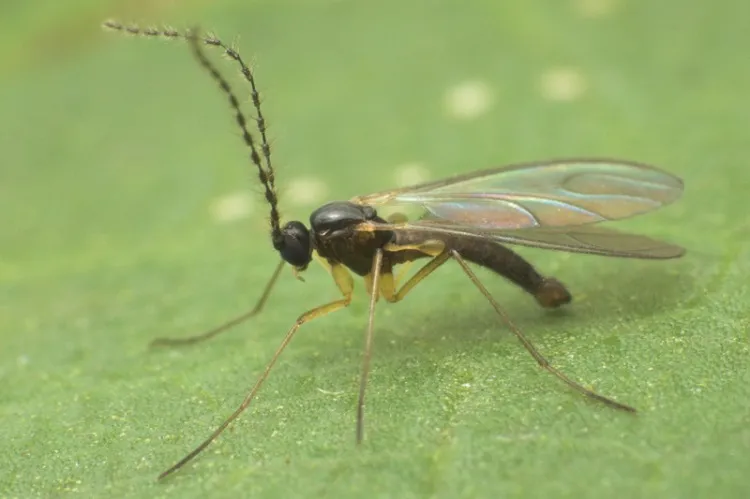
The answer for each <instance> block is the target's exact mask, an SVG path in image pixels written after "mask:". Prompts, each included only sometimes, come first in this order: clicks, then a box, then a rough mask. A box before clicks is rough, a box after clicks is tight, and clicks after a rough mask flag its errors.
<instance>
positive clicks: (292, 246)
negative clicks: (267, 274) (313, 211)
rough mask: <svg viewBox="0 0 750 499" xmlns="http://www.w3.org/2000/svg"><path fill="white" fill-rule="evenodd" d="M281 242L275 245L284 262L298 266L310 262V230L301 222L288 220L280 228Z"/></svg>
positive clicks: (301, 266)
mask: <svg viewBox="0 0 750 499" xmlns="http://www.w3.org/2000/svg"><path fill="white" fill-rule="evenodd" d="M281 236H282V241H281V244H278V245H275V246H276V249H277V250H278V251H279V253H280V254H281V258H283V259H284V261H285V262H287V263H289V264H290V265H293V266H295V267H298V268H304V267H307V264H309V263H310V260H311V253H312V247H311V245H310V231H308V230H307V227H305V226H304V225H303V224H302V223H301V222H289V223H288V224H286V225H285V226H284V227H283V228H282V229H281Z"/></svg>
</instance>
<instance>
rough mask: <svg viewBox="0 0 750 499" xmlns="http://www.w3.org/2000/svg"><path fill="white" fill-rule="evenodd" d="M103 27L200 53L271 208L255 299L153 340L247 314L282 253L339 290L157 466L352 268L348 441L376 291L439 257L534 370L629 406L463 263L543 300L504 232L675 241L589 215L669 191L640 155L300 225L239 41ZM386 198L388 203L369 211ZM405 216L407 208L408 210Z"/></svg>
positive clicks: (636, 246)
mask: <svg viewBox="0 0 750 499" xmlns="http://www.w3.org/2000/svg"><path fill="white" fill-rule="evenodd" d="M104 26H105V27H106V28H109V29H112V30H116V31H121V32H125V33H130V34H134V35H144V36H148V37H160V38H168V39H185V40H187V42H188V44H189V46H190V48H191V50H192V53H193V55H194V56H195V58H196V59H197V61H198V62H199V63H200V65H201V66H202V67H203V68H204V69H205V70H206V71H207V72H208V73H209V74H210V76H211V77H212V78H213V79H214V80H215V82H216V83H218V85H219V87H220V88H221V90H222V91H223V93H224V95H225V96H226V97H227V99H228V101H229V104H230V106H231V109H232V111H233V112H234V116H235V120H236V122H237V125H238V126H239V128H240V131H241V133H242V138H243V141H244V143H245V145H246V146H247V147H248V149H249V151H250V160H251V162H252V164H253V165H254V167H255V168H256V169H257V173H258V177H259V180H260V182H261V184H262V186H263V188H264V191H265V199H266V201H267V202H268V205H269V208H270V235H271V243H272V244H273V247H274V249H275V250H276V251H278V253H279V255H280V257H281V260H280V261H279V263H278V265H277V266H276V268H275V270H274V272H273V274H272V276H271V278H270V280H269V281H268V283H267V284H266V287H265V289H264V291H263V293H262V295H261V297H260V299H259V301H258V303H257V304H256V306H255V307H254V308H253V309H252V310H251V311H249V312H247V313H245V314H243V315H240V316H239V317H236V318H234V319H232V320H230V321H228V322H227V323H225V324H223V325H221V326H219V327H217V328H215V329H213V330H210V331H208V332H206V333H204V334H201V335H199V336H194V337H189V338H182V339H164V338H162V339H157V340H155V341H154V344H156V345H183V344H189V343H196V342H199V341H203V340H206V339H209V338H212V337H214V336H216V335H218V334H220V333H222V332H224V331H226V330H228V329H229V328H231V327H232V326H235V325H237V324H239V323H241V322H243V321H245V320H247V319H249V318H251V317H253V316H255V315H256V314H258V313H259V312H260V311H261V310H262V309H263V306H264V305H265V303H266V300H267V299H268V297H269V295H270V294H271V291H272V289H273V287H274V285H275V283H276V281H277V279H278V277H279V275H280V273H281V270H282V269H283V268H284V267H285V266H286V265H290V266H291V267H292V269H293V270H294V272H295V275H297V277H298V278H299V274H300V273H301V272H303V271H305V270H306V269H307V268H308V266H309V264H310V263H311V261H312V260H313V259H316V260H317V261H319V262H320V263H321V264H322V265H323V266H324V267H326V268H327V270H328V271H329V272H330V274H331V276H332V278H333V281H334V283H335V284H336V286H337V288H338V290H339V291H340V293H341V298H339V299H337V300H335V301H332V302H330V303H326V304H323V305H320V306H318V307H315V308H313V309H311V310H308V311H307V312H305V313H303V314H302V315H300V316H299V317H298V318H297V320H296V321H295V323H294V325H292V327H291V328H290V329H289V331H288V332H287V334H286V336H285V337H284V339H283V341H282V342H281V344H280V345H279V347H278V349H277V350H276V352H275V353H274V355H273V357H272V358H271V360H270V362H269V363H268V365H267V366H266V368H265V370H264V371H263V373H262V374H261V375H260V377H259V378H258V380H257V381H256V383H255V385H254V386H253V387H252V389H250V390H249V392H248V393H247V395H246V396H245V398H244V400H243V401H242V403H241V404H240V405H239V406H238V407H237V408H236V409H235V411H234V412H233V413H232V414H231V415H230V416H229V417H228V418H227V419H226V420H225V421H224V422H223V423H222V424H221V425H220V426H219V427H218V428H217V429H216V430H215V431H214V432H213V433H212V434H211V435H210V436H209V437H208V438H207V439H206V440H205V441H203V443H201V444H200V445H199V446H198V447H196V448H195V449H194V450H193V451H192V452H190V453H189V454H187V455H186V456H185V457H184V458H182V459H181V460H180V461H178V462H177V463H176V464H174V465H173V466H172V467H170V468H169V469H167V470H166V471H164V472H163V473H162V474H161V475H159V478H160V479H161V478H164V477H166V476H168V475H170V474H171V473H173V472H175V471H177V470H178V469H180V468H181V467H182V466H184V465H185V464H186V463H188V462H189V461H191V460H192V459H193V458H195V457H196V456H197V455H198V454H199V453H200V452H201V451H203V450H204V449H205V448H206V447H207V446H208V445H209V444H211V442H213V441H214V440H215V439H216V438H217V437H218V436H219V435H220V434H221V433H222V432H223V431H224V430H225V429H226V428H227V427H228V426H229V425H230V424H231V423H232V421H234V420H235V419H236V418H237V417H238V416H239V415H240V414H241V413H242V412H243V411H244V410H245V409H247V407H248V406H249V405H250V403H251V402H252V400H253V398H254V397H255V395H256V393H257V392H258V390H259V389H260V387H261V385H262V384H263V383H264V381H265V380H266V378H267V377H268V375H269V373H270V371H271V369H272V368H273V366H274V364H275V363H276V361H277V359H278V358H279V355H280V354H281V352H282V351H283V350H284V349H285V348H286V346H287V345H288V344H289V342H290V341H291V340H292V337H293V336H294V335H295V333H296V332H297V330H298V329H299V328H300V327H301V326H302V325H303V324H306V323H308V322H310V321H312V320H314V319H318V318H320V317H323V316H326V315H328V314H330V313H332V312H335V311H337V310H340V309H343V308H346V307H347V306H348V305H349V304H350V302H351V299H352V296H353V293H354V279H353V276H352V274H355V275H356V276H358V277H362V278H363V279H364V282H365V287H366V289H367V292H368V293H369V315H368V321H367V327H366V329H365V346H364V355H363V362H362V371H361V376H360V384H359V397H358V402H357V418H356V441H357V443H359V442H361V441H362V438H363V430H364V407H365V387H366V386H367V378H368V374H369V371H370V360H371V356H372V345H373V335H374V320H373V319H374V311H375V306H376V303H377V302H378V300H379V298H381V297H382V298H383V299H384V300H385V301H387V302H391V303H395V302H399V301H401V300H403V299H404V298H405V297H406V296H407V295H408V294H409V292H410V291H411V290H413V289H414V288H415V287H416V286H417V285H418V284H419V283H421V282H422V281H423V280H424V279H426V278H427V277H428V276H430V275H431V274H432V273H433V272H434V271H435V270H437V269H438V268H439V267H441V266H442V265H443V264H445V263H446V262H449V261H450V262H453V263H455V264H457V265H458V266H459V267H460V268H461V269H462V270H463V272H464V273H465V274H466V276H467V277H468V278H469V280H470V281H471V282H472V284H473V285H474V286H475V287H476V288H477V289H478V290H479V291H480V292H481V293H482V295H483V296H484V297H485V298H486V299H487V301H488V302H489V303H490V304H491V305H492V307H493V308H494V310H495V311H496V312H497V314H499V315H500V317H501V318H502V319H503V321H504V322H505V324H506V325H507V326H508V328H509V329H510V331H511V332H512V333H513V334H514V335H515V336H516V338H518V340H519V341H520V342H521V343H522V344H523V346H524V348H526V350H528V352H529V353H530V354H531V356H532V357H533V358H534V359H535V360H536V361H537V363H538V364H539V365H540V366H541V367H542V368H544V369H545V370H547V371H549V372H550V373H552V374H553V375H554V376H556V377H557V378H558V379H560V380H562V381H563V382H564V383H565V384H567V385H568V386H569V387H570V388H572V389H573V390H576V391H577V392H579V393H581V394H583V395H585V396H587V397H589V398H591V399H594V400H597V401H599V402H602V403H604V404H606V405H608V406H610V407H613V408H615V409H620V410H623V411H627V412H635V409H634V408H633V407H631V406H629V405H626V404H623V403H620V402H617V401H615V400H613V399H611V398H609V397H605V396H603V395H600V394H598V393H596V392H594V391H592V390H590V389H588V388H586V387H584V386H583V385H581V384H579V383H578V382H576V381H574V380H572V379H571V378H569V377H567V376H566V375H565V374H563V373H562V372H561V371H559V370H558V369H557V368H555V367H554V366H552V365H551V364H550V363H549V362H548V361H547V359H546V358H545V357H544V356H542V354H541V353H540V352H539V351H538V350H537V349H536V347H534V345H533V344H532V343H531V342H530V341H529V340H528V339H527V338H526V336H525V335H524V334H523V333H522V332H521V331H520V330H519V329H518V328H517V327H516V326H515V325H514V324H513V322H512V321H511V320H510V318H509V317H508V315H507V314H506V312H505V311H504V310H503V309H502V308H501V307H500V305H499V304H498V302H497V301H496V300H495V298H493V296H492V295H491V294H490V292H489V291H488V290H487V288H486V287H485V286H484V284H482V282H481V281H480V280H479V278H478V277H477V275H476V274H475V272H474V270H472V268H471V267H470V265H469V263H472V264H476V265H478V266H480V267H484V268H487V269H490V270H492V271H494V272H495V273H497V274H499V275H501V276H502V277H504V278H506V279H508V280H509V281H511V282H512V283H514V284H516V285H517V286H518V287H520V288H521V289H523V290H524V291H526V292H527V293H528V294H530V295H531V296H532V297H533V298H534V299H536V301H537V302H538V303H539V304H540V305H541V306H542V307H545V308H556V307H559V306H561V305H564V304H566V303H568V302H570V300H571V295H570V293H569V292H568V290H567V289H566V288H565V286H564V285H563V284H562V283H561V282H560V281H558V280H556V279H554V278H552V277H545V276H543V275H541V274H540V273H539V272H538V271H537V270H536V269H535V268H534V267H533V266H532V265H531V264H530V263H529V262H527V261H526V260H525V259H524V258H522V257H521V256H520V255H518V254H517V253H515V252H514V251H512V250H511V249H509V248H508V247H507V246H505V244H511V245H521V246H532V247H538V248H547V249H552V250H560V251H568V252H575V253H589V254H594V255H604V256H613V257H624V258H642V259H668V258H676V257H679V256H681V255H683V254H684V249H683V248H681V247H679V246H675V245H673V244H669V243H664V242H660V241H656V240H654V239H651V238H649V237H646V236H642V235H635V234H627V233H623V232H618V231H615V230H612V229H608V228H603V227H600V226H597V225H596V224H597V223H598V222H604V221H609V220H617V219H623V218H627V217H630V216H633V215H636V214H641V213H645V212H648V211H651V210H654V209H656V208H659V207H661V206H664V205H667V204H669V203H671V202H673V201H675V200H676V199H677V198H678V197H679V196H680V195H681V193H682V189H683V183H682V181H681V180H680V179H679V178H677V177H675V176H673V175H670V174H669V173H666V172H664V171H661V170H658V169H656V168H654V167H651V166H647V165H644V164H639V163H634V162H629V161H618V160H610V159H596V158H593V159H592V158H589V159H566V160H557V161H544V162H535V163H526V164H518V165H511V166H505V167H500V168H494V169H489V170H484V171H479V172H474V173H467V174H463V175H458V176H455V177H452V178H447V179H444V180H437V181H432V182H426V183H422V184H419V185H414V186H411V187H406V188H400V189H394V190H389V191H384V192H378V193H375V194H370V195H366V196H358V197H355V198H353V199H350V200H349V201H335V202H331V203H328V204H326V205H324V206H321V207H320V208H318V209H317V210H315V211H314V212H313V213H312V214H311V215H310V224H309V227H308V226H306V225H305V224H304V223H302V222H300V221H290V222H287V223H285V224H282V222H281V217H280V214H279V207H278V197H277V194H276V185H275V181H276V176H275V173H274V169H273V166H272V163H271V149H270V146H269V144H268V140H267V137H266V124H265V119H264V117H263V113H262V111H261V105H260V97H259V93H258V90H257V88H256V84H255V77H254V75H253V72H252V71H251V70H250V68H249V66H248V65H247V64H246V63H245V62H244V60H243V59H242V58H241V57H240V55H239V53H238V52H237V51H236V50H235V49H233V48H231V47H229V46H227V45H225V44H224V43H223V42H222V41H221V40H219V39H218V38H216V37H214V36H202V35H200V34H199V32H198V30H196V29H193V30H188V31H187V32H186V33H180V32H178V31H175V30H172V29H154V28H146V29H142V28H139V27H137V26H126V25H123V24H121V23H118V22H115V21H107V22H105V23H104ZM203 46H209V47H216V48H218V49H220V50H221V51H223V52H224V54H225V55H226V56H227V57H228V58H229V59H230V60H232V61H234V62H235V63H236V64H238V66H239V68H240V71H241V72H242V75H243V76H244V79H245V80H246V81H247V83H248V84H249V87H250V96H251V99H252V103H253V106H254V109H255V112H256V117H255V121H256V125H257V129H258V134H259V136H260V143H259V144H258V143H257V142H256V138H255V137H254V136H253V135H252V134H251V133H250V131H249V130H248V126H247V121H248V120H247V118H246V117H245V115H244V114H243V112H242V110H241V108H240V104H239V99H238V98H237V96H236V94H235V93H234V90H233V89H232V88H231V87H230V85H229V83H228V81H227V80H226V79H225V78H224V77H223V76H222V75H221V74H220V73H219V71H218V69H217V68H216V67H215V66H214V65H213V64H212V63H211V62H210V61H209V60H208V58H207V56H206V55H205V53H204V52H203V48H202V47H203ZM386 208H388V209H392V210H393V213H392V214H391V215H390V216H388V217H385V218H384V217H382V216H381V215H379V213H378V210H380V211H381V212H382V211H383V210H385V209H386ZM410 211H411V212H416V216H413V215H412V216H407V212H410ZM418 260H422V261H424V262H425V263H424V264H423V266H422V267H421V268H419V270H417V271H416V272H415V273H414V274H413V275H411V276H410V277H408V278H406V277H404V276H403V275H402V274H397V273H395V271H397V270H399V269H398V267H399V266H401V268H404V267H406V266H408V264H411V263H412V262H415V261H418Z"/></svg>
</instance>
